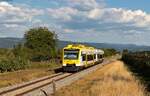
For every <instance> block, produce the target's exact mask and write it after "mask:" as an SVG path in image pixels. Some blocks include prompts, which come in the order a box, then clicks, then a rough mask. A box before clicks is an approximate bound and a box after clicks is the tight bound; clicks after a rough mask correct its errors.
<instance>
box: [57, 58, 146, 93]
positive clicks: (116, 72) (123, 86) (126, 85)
mask: <svg viewBox="0 0 150 96" xmlns="http://www.w3.org/2000/svg"><path fill="white" fill-rule="evenodd" d="M56 96H146V95H145V88H144V86H143V85H142V84H141V83H140V82H139V80H137V79H136V78H135V77H134V76H133V75H132V74H131V73H130V72H129V71H128V70H127V68H126V67H125V65H124V64H123V63H122V62H121V61H114V62H113V63H110V64H108V65H105V66H104V67H103V68H101V69H99V70H97V71H95V72H93V73H91V74H89V75H88V76H85V78H82V79H80V80H78V81H77V82H75V83H74V84H71V85H70V86H66V87H64V88H61V89H60V90H58V91H57V92H56Z"/></svg>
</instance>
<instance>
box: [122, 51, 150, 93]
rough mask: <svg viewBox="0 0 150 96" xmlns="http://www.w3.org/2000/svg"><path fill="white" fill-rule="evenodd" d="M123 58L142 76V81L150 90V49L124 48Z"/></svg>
mask: <svg viewBox="0 0 150 96" xmlns="http://www.w3.org/2000/svg"><path fill="white" fill-rule="evenodd" d="M122 60H123V61H124V62H125V63H126V64H127V65H128V66H129V68H130V69H131V70H132V71H133V72H134V73H136V74H137V75H138V76H139V77H142V78H141V79H142V81H144V83H145V84H146V85H147V89H148V90H149V91H150V51H142V52H128V51H127V50H124V52H123V56H122Z"/></svg>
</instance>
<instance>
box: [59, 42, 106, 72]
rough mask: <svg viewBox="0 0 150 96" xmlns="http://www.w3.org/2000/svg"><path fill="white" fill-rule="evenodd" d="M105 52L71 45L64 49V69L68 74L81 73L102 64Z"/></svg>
mask: <svg viewBox="0 0 150 96" xmlns="http://www.w3.org/2000/svg"><path fill="white" fill-rule="evenodd" d="M103 55H104V51H103V50H101V49H96V48H94V47H87V46H84V45H79V44H71V45H68V46H66V47H64V48H63V54H62V63H63V64H62V67H63V70H64V71H66V72H72V71H79V70H81V69H83V68H86V67H89V66H92V65H94V64H98V63H101V62H102V61H103Z"/></svg>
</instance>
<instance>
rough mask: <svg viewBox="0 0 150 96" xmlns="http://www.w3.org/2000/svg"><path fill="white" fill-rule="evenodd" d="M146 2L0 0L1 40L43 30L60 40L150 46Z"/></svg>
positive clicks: (140, 0)
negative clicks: (40, 28) (39, 29)
mask: <svg viewBox="0 0 150 96" xmlns="http://www.w3.org/2000/svg"><path fill="white" fill-rule="evenodd" d="M148 4H150V1H147V0H138V1H137V0H6V1H5V0H3V1H1V2H0V37H23V36H24V33H25V32H26V31H27V30H28V29H29V28H33V27H39V26H46V27H48V28H49V29H50V30H52V31H55V32H56V33H57V34H58V37H59V39H60V40H67V41H80V42H96V43H117V44H136V45H150V42H149V41H150V38H149V37H150V27H149V26H150V8H149V5H148Z"/></svg>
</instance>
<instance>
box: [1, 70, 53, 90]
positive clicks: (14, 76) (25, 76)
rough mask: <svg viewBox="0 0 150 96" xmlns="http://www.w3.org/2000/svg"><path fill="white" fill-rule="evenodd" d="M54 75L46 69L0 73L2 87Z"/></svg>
mask: <svg viewBox="0 0 150 96" xmlns="http://www.w3.org/2000/svg"><path fill="white" fill-rule="evenodd" d="M50 74H52V72H51V71H50V72H48V71H46V70H45V69H28V70H21V71H16V72H7V73H0V87H6V86H9V85H14V84H19V83H22V82H27V81H30V80H33V79H36V78H39V77H43V76H47V75H50Z"/></svg>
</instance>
